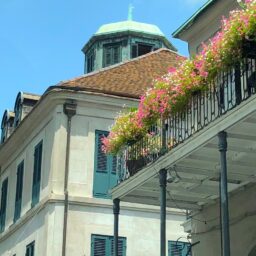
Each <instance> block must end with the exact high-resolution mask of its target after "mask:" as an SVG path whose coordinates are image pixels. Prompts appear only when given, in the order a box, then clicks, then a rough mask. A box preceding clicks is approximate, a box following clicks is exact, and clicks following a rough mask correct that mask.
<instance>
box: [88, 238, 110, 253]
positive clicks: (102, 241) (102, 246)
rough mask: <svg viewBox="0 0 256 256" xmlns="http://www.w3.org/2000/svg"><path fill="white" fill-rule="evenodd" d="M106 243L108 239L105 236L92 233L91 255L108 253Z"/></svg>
mask: <svg viewBox="0 0 256 256" xmlns="http://www.w3.org/2000/svg"><path fill="white" fill-rule="evenodd" d="M107 245H108V240H107V237H106V236H99V235H92V246H91V256H105V255H108V254H107V252H108V248H107ZM109 256H110V255H109Z"/></svg>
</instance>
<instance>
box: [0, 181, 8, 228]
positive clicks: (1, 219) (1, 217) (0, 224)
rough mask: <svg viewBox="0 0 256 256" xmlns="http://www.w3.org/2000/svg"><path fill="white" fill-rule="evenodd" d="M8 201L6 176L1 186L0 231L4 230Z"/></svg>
mask: <svg viewBox="0 0 256 256" xmlns="http://www.w3.org/2000/svg"><path fill="white" fill-rule="evenodd" d="M7 203H8V177H7V178H5V179H4V180H3V182H2V187H1V205H0V233H2V232H4V230H5V222H6V209H7Z"/></svg>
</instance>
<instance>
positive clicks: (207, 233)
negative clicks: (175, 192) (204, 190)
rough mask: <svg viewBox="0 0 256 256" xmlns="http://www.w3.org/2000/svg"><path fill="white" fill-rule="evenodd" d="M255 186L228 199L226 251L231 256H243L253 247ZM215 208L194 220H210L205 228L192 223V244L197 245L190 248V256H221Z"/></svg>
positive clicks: (255, 214)
mask: <svg viewBox="0 0 256 256" xmlns="http://www.w3.org/2000/svg"><path fill="white" fill-rule="evenodd" d="M255 193H256V186H255V185H250V187H245V188H244V189H241V190H239V191H237V192H236V194H234V195H231V196H230V198H229V216H230V245H231V246H230V247H231V255H232V256H247V255H248V254H249V252H250V251H251V250H252V248H253V247H254V246H255V245H256V204H255ZM219 216H220V213H219V205H218V204H216V205H212V206H210V207H208V208H206V209H204V210H203V211H202V212H201V213H200V214H198V215H196V216H194V217H195V219H199V220H210V221H208V222H207V224H205V223H203V222H199V221H197V220H195V219H194V220H192V240H193V242H197V241H200V243H199V244H198V245H196V246H194V247H193V256H204V255H205V253H206V252H207V256H216V255H221V253H220V244H221V243H220V227H219Z"/></svg>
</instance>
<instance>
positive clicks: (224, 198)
mask: <svg viewBox="0 0 256 256" xmlns="http://www.w3.org/2000/svg"><path fill="white" fill-rule="evenodd" d="M218 137H219V151H220V201H221V227H222V229H221V232H222V233H221V234H222V235H221V238H222V255H223V256H230V238H229V211H228V186H227V158H226V152H227V133H226V132H224V131H222V132H219V134H218Z"/></svg>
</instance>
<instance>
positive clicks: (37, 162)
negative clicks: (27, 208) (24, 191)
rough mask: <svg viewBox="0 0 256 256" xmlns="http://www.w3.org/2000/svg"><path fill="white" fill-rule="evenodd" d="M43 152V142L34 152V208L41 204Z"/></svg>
mask: <svg viewBox="0 0 256 256" xmlns="http://www.w3.org/2000/svg"><path fill="white" fill-rule="evenodd" d="M42 150H43V141H41V142H39V144H38V145H37V146H36V147H35V151H34V172H33V184H32V202H31V206H32V207H33V206H35V205H36V204H37V203H38V202H39V195H40V183H41V166H42Z"/></svg>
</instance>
